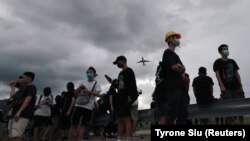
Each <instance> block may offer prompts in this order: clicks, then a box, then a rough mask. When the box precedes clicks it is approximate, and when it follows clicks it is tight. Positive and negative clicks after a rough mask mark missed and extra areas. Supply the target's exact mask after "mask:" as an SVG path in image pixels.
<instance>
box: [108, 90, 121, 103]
mask: <svg viewBox="0 0 250 141" xmlns="http://www.w3.org/2000/svg"><path fill="white" fill-rule="evenodd" d="M107 95H108V96H112V102H113V106H114V107H116V105H117V104H119V102H118V101H117V92H116V88H115V87H114V86H110V88H109V91H108V92H107Z"/></svg>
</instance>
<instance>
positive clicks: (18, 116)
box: [14, 112, 21, 122]
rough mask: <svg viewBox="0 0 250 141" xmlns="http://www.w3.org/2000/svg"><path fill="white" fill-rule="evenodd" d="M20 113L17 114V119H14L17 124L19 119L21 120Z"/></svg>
mask: <svg viewBox="0 0 250 141" xmlns="http://www.w3.org/2000/svg"><path fill="white" fill-rule="evenodd" d="M20 114H21V113H20V112H17V113H16V115H15V117H14V120H15V121H16V122H17V121H18V120H19V119H20Z"/></svg>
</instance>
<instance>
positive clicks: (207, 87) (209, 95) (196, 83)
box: [192, 67, 214, 125]
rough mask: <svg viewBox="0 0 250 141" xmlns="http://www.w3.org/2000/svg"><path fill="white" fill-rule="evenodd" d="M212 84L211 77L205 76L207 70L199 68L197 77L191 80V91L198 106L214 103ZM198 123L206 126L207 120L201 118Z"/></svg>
mask: <svg viewBox="0 0 250 141" xmlns="http://www.w3.org/2000/svg"><path fill="white" fill-rule="evenodd" d="M213 85H214V82H213V80H212V78H211V77H209V76H207V69H206V68H205V67H200V68H199V76H197V77H195V78H194V80H193V84H192V86H193V91H194V95H195V98H196V103H197V104H199V105H207V104H210V103H212V102H213V101H214V96H213ZM200 123H201V124H203V125H207V124H208V123H209V119H208V118H201V119H200Z"/></svg>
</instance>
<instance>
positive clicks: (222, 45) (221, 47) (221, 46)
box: [218, 44, 228, 53]
mask: <svg viewBox="0 0 250 141" xmlns="http://www.w3.org/2000/svg"><path fill="white" fill-rule="evenodd" d="M223 47H228V45H227V44H221V45H220V46H219V47H218V51H219V53H220V52H221V51H222V49H223Z"/></svg>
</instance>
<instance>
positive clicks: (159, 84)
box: [152, 62, 166, 102]
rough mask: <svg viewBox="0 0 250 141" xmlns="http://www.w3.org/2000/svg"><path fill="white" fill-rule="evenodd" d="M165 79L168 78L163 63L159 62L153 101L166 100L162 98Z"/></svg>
mask: <svg viewBox="0 0 250 141" xmlns="http://www.w3.org/2000/svg"><path fill="white" fill-rule="evenodd" d="M164 78H166V74H165V72H164V65H163V63H162V62H159V65H158V66H157V69H156V74H155V84H156V85H155V89H154V92H153V94H152V97H153V100H156V101H157V102H160V101H162V100H164V98H163V97H162V96H164V84H163V80H164Z"/></svg>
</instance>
